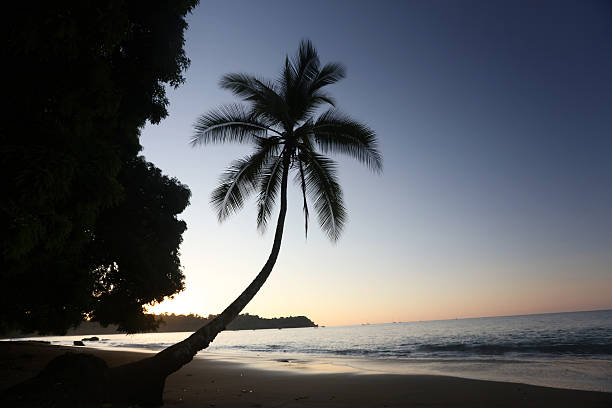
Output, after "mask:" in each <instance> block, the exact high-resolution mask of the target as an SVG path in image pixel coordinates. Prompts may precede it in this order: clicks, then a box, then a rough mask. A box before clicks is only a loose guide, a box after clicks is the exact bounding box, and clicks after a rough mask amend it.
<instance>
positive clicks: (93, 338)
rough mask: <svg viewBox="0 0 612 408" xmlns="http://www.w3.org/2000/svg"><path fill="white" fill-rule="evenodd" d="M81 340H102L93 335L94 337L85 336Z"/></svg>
mask: <svg viewBox="0 0 612 408" xmlns="http://www.w3.org/2000/svg"><path fill="white" fill-rule="evenodd" d="M81 341H100V338H99V337H96V336H93V337H85V338H84V339H81Z"/></svg>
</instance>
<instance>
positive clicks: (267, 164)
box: [109, 41, 382, 404]
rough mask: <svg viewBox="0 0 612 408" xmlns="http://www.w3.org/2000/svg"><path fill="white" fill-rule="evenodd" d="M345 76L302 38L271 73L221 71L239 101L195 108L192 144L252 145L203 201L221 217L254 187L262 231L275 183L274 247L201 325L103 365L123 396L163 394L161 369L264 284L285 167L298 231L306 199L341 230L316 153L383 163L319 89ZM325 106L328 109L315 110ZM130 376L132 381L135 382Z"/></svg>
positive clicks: (358, 127) (185, 357)
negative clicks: (296, 196)
mask: <svg viewBox="0 0 612 408" xmlns="http://www.w3.org/2000/svg"><path fill="white" fill-rule="evenodd" d="M344 76H345V69H344V67H343V66H342V65H341V64H337V63H330V64H326V65H324V66H323V67H321V66H320V62H319V57H318V55H317V52H316V50H315V49H314V47H313V45H312V43H311V42H310V41H302V42H301V44H300V48H299V51H298V53H297V55H296V56H295V57H294V58H293V59H290V58H289V57H287V58H286V59H285V64H284V67H283V70H282V73H281V75H280V78H279V79H278V80H276V81H268V80H265V79H260V78H257V77H254V76H251V75H245V74H228V75H225V76H224V77H223V78H222V79H221V87H222V88H224V89H228V90H230V91H232V92H233V93H234V94H236V95H237V96H239V97H241V98H242V99H243V100H244V101H245V102H246V103H247V105H246V106H245V105H240V104H233V105H225V106H221V107H219V108H217V109H216V110H213V111H210V112H208V113H206V114H204V115H202V116H200V117H199V118H198V120H197V122H196V124H195V133H194V135H193V138H192V140H191V143H192V145H193V146H197V145H206V144H210V143H225V142H237V143H250V144H254V145H255V151H254V152H253V153H252V154H251V155H249V156H247V157H244V158H242V159H239V160H236V161H235V162H234V163H232V164H231V166H230V167H229V168H228V169H227V171H226V172H225V173H224V174H223V176H222V179H221V183H220V185H219V186H218V187H217V188H216V189H215V190H214V191H213V193H212V198H211V202H212V204H213V205H214V207H215V209H216V211H217V215H218V218H219V220H220V221H223V220H224V219H226V218H227V217H228V216H229V215H231V214H233V213H234V212H236V211H238V210H239V209H241V208H242V207H243V205H244V203H245V201H246V200H247V198H248V197H249V196H250V195H252V194H256V195H257V210H258V211H257V226H258V228H260V229H262V230H263V229H265V228H266V226H267V225H268V222H269V220H270V217H271V215H272V211H273V206H274V204H275V201H276V199H277V197H278V196H279V190H280V211H279V213H278V220H277V223H276V231H275V234H274V243H273V245H272V251H271V253H270V256H269V257H268V260H267V261H266V263H265V265H264V266H263V268H262V269H261V271H260V272H259V274H258V275H257V276H256V277H255V279H254V280H253V281H252V282H251V284H250V285H249V286H248V287H247V288H246V289H245V290H244V291H243V292H242V294H241V295H240V296H238V298H236V300H234V301H233V302H232V303H231V304H230V305H229V306H228V307H227V308H226V309H225V310H224V311H223V312H222V313H221V314H220V315H218V316H217V317H215V318H214V319H212V320H211V321H210V322H208V323H207V324H206V325H205V326H203V327H202V328H200V329H199V330H197V331H196V332H195V333H193V334H192V335H191V336H189V337H188V338H187V339H185V340H183V341H182V342H180V343H177V344H174V345H173V346H170V347H168V348H167V349H165V350H163V351H161V352H160V353H158V354H157V355H155V356H154V357H151V358H149V359H145V360H141V361H138V362H136V363H133V364H129V365H126V366H122V367H118V368H116V369H111V373H110V376H109V377H110V378H111V381H112V383H113V384H114V385H115V386H114V387H113V388H114V389H115V392H117V389H118V388H121V389H122V392H121V393H122V394H124V397H123V398H122V399H124V398H125V397H127V399H129V400H132V401H133V402H141V403H153V404H156V403H161V397H162V392H163V386H164V382H165V378H166V377H167V376H168V375H169V374H171V373H173V372H175V371H176V370H178V369H179V368H181V367H182V366H183V365H185V364H187V363H188V362H189V361H191V360H192V359H193V357H194V355H195V354H196V353H197V352H198V351H199V350H202V349H204V348H206V347H207V346H208V345H209V344H210V342H212V341H213V340H214V338H215V337H216V336H217V334H219V333H220V332H221V331H222V330H224V329H225V327H227V325H228V324H229V323H230V322H231V321H232V320H233V319H234V318H235V317H236V316H238V314H239V313H240V312H241V311H242V310H243V309H244V307H245V306H246V305H247V304H248V303H249V301H250V300H251V299H252V298H253V296H255V294H256V293H257V292H258V291H259V289H260V288H261V287H262V285H263V284H264V282H265V281H266V279H267V278H268V276H269V275H270V272H271V271H272V268H273V267H274V264H275V263H276V259H277V257H278V254H279V251H280V247H281V240H282V236H283V228H284V224H285V215H286V214H287V184H288V181H289V173H290V172H293V173H295V177H294V179H295V181H296V183H297V184H298V185H299V187H300V189H301V192H302V195H303V211H304V217H305V232H306V234H308V218H309V204H308V202H309V200H308V199H310V200H311V202H312V204H313V205H314V208H315V210H316V214H317V218H318V221H319V224H320V226H321V228H322V229H323V231H324V232H325V233H327V235H328V237H329V238H330V239H331V240H332V241H336V240H337V239H338V238H339V237H340V233H341V232H342V228H343V227H344V224H345V222H346V209H345V207H344V203H343V199H342V189H341V188H340V184H339V183H338V181H337V175H336V164H335V163H334V162H333V161H332V160H330V159H329V158H327V157H325V156H324V155H322V154H321V153H340V154H346V155H349V156H351V157H353V158H355V159H357V160H359V161H360V162H362V163H363V164H365V165H366V166H367V167H369V168H370V169H371V170H373V171H376V172H379V171H381V170H382V158H381V155H380V153H379V152H378V150H377V142H376V135H375V133H374V132H373V131H372V130H371V129H370V128H368V127H367V126H366V125H364V124H361V123H359V122H357V121H354V120H352V119H350V118H349V117H348V116H346V115H344V114H342V113H340V112H339V111H338V110H336V109H335V108H334V101H333V99H332V98H331V97H330V96H329V95H328V94H327V93H325V92H324V90H323V89H324V88H325V87H326V86H327V85H331V84H333V83H335V82H337V81H339V80H340V79H342V78H344ZM324 105H331V108H330V109H328V110H326V111H325V112H323V113H321V114H320V115H318V116H317V115H316V113H317V111H319V110H320V108H321V107H322V106H324ZM135 377H137V378H138V381H139V384H137V385H135V384H134V380H133V379H134V378H135ZM123 384H125V385H126V386H122V385H123ZM127 384H129V385H127Z"/></svg>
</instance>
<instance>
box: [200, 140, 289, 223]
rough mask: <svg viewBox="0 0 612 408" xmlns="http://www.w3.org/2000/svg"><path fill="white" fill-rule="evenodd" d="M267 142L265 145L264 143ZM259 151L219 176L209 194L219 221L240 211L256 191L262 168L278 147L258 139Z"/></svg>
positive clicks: (275, 144) (270, 142) (237, 161)
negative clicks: (219, 178) (217, 184)
mask: <svg viewBox="0 0 612 408" xmlns="http://www.w3.org/2000/svg"><path fill="white" fill-rule="evenodd" d="M266 141H267V143H266ZM258 143H259V149H258V150H257V151H256V152H255V153H253V154H251V155H250V156H246V157H244V158H242V159H238V160H236V161H234V162H233V163H232V164H231V165H230V167H229V168H228V169H227V170H226V171H225V173H224V174H223V175H222V176H221V180H220V184H219V186H218V187H217V188H215V189H214V190H213V192H212V194H211V199H210V202H211V203H212V204H213V206H214V208H215V210H216V211H217V217H218V219H219V221H223V220H225V219H226V218H227V217H228V216H230V215H231V214H233V213H235V212H237V211H238V210H240V209H241V208H242V207H243V206H244V203H245V201H246V200H247V199H248V197H249V196H250V195H251V194H252V193H253V192H254V191H255V190H256V188H257V185H258V181H259V178H260V174H261V171H262V168H263V167H264V166H265V165H266V164H267V163H268V162H269V161H270V159H271V157H274V156H275V155H276V154H277V153H278V149H279V146H278V144H277V143H274V142H272V141H271V140H270V139H263V138H262V139H259V140H258Z"/></svg>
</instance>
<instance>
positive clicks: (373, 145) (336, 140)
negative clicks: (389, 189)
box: [312, 109, 382, 172]
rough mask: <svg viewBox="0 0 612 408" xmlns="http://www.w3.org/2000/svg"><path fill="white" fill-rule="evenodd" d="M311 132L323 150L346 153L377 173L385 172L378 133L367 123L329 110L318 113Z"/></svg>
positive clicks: (324, 151) (325, 151)
mask: <svg viewBox="0 0 612 408" xmlns="http://www.w3.org/2000/svg"><path fill="white" fill-rule="evenodd" d="M312 131H313V133H314V137H315V140H316V142H317V144H318V146H319V148H320V149H321V151H322V152H323V153H327V152H331V153H343V154H347V155H349V156H351V157H353V158H355V159H357V160H359V161H360V162H361V163H363V164H365V165H366V166H368V167H369V168H370V169H371V170H373V171H375V172H380V171H382V156H381V155H380V152H379V151H378V143H377V141H376V133H374V131H373V130H372V129H370V128H369V127H367V126H366V125H364V124H362V123H359V122H357V121H355V120H353V119H351V118H349V117H348V116H346V115H344V114H342V113H340V112H338V111H336V110H335V109H330V110H328V111H327V112H325V113H323V114H322V115H321V116H319V118H318V119H317V120H316V122H315V123H314V125H313V127H312Z"/></svg>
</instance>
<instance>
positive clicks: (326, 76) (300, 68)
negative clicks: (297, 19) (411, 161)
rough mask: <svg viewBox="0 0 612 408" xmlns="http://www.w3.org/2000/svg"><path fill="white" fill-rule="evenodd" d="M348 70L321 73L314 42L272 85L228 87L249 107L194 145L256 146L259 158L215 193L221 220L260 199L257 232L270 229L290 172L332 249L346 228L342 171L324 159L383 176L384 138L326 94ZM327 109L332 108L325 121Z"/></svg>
mask: <svg viewBox="0 0 612 408" xmlns="http://www.w3.org/2000/svg"><path fill="white" fill-rule="evenodd" d="M344 76H345V69H344V67H343V66H342V65H341V64H338V63H329V64H326V65H324V66H323V67H321V65H320V61H319V57H318V55H317V52H316V50H315V49H314V47H313V45H312V43H311V42H310V41H302V42H301V44H300V48H299V51H298V53H297V55H296V56H295V57H294V58H293V59H290V58H289V57H287V58H286V59H285V64H284V67H283V69H282V72H281V75H280V77H279V78H278V79H277V80H275V81H269V80H266V79H262V78H257V77H254V76H251V75H246V74H227V75H225V76H223V78H222V79H221V82H220V85H221V87H222V88H224V89H229V90H230V91H232V92H233V93H234V94H236V95H237V96H239V97H240V98H242V99H243V100H244V101H245V102H247V104H246V105H245V104H231V105H224V106H220V107H218V108H217V109H215V110H212V111H210V112H208V113H205V114H203V115H202V116H200V117H199V118H198V119H197V121H196V123H195V125H194V127H195V133H194V135H193V138H192V140H191V143H192V145H198V144H208V143H223V142H238V143H252V144H254V145H255V150H254V152H253V153H252V154H250V155H248V156H246V157H244V158H242V159H239V160H236V161H235V162H233V163H232V164H231V165H230V167H229V168H228V169H227V170H226V172H225V173H224V174H223V175H222V177H221V182H220V185H219V186H218V187H217V188H216V189H215V190H214V191H213V193H212V197H211V202H212V204H213V206H214V207H215V209H216V210H217V215H218V217H219V220H224V219H225V218H226V217H228V216H229V215H231V214H232V213H234V212H236V211H238V210H239V209H240V208H242V206H243V205H244V203H245V200H246V199H247V198H248V197H249V196H251V195H252V194H254V193H256V194H257V210H258V211H257V226H258V228H260V229H262V230H264V229H265V228H266V226H267V224H268V221H269V219H270V216H271V214H272V210H273V207H274V203H275V201H276V198H277V195H278V192H279V187H280V186H281V184H283V183H284V184H285V185H286V182H287V180H286V178H287V177H288V173H289V172H290V171H292V172H294V173H295V181H296V183H297V184H298V185H299V186H300V188H301V192H302V195H303V199H304V201H303V210H304V216H305V230H306V234H307V233H308V217H309V211H308V201H309V200H308V199H307V197H308V198H309V199H310V200H312V201H311V202H312V203H313V204H314V208H315V210H316V213H317V216H318V221H319V224H320V225H321V228H322V229H323V230H324V231H325V232H326V233H327V235H328V236H329V238H330V239H331V240H332V241H335V240H337V239H338V238H339V236H340V233H341V232H342V229H343V226H344V224H345V222H346V209H345V207H344V203H343V198H342V189H341V188H340V184H339V183H338V181H337V173H336V163H335V162H334V161H332V160H331V159H329V158H327V157H325V156H324V155H323V154H322V153H341V154H346V155H349V156H351V157H353V158H355V159H357V160H359V161H360V162H362V163H363V164H365V165H366V166H368V167H369V168H370V169H372V170H373V171H376V172H379V171H381V170H382V158H381V155H380V153H379V152H378V150H377V142H376V134H375V133H374V131H372V130H371V129H370V128H368V127H367V126H366V125H364V124H362V123H359V122H357V121H355V120H353V119H351V118H349V117H348V116H346V115H345V114H343V113H341V112H339V111H338V110H337V109H335V107H334V100H333V99H332V98H331V97H330V96H329V95H328V94H327V93H325V92H324V87H325V86H327V85H330V84H333V83H335V82H337V81H339V80H340V79H342V78H344ZM323 105H331V107H330V108H329V109H328V110H326V111H325V112H323V113H321V114H319V115H317V111H318V110H319V108H321V107H322V106H323Z"/></svg>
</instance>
